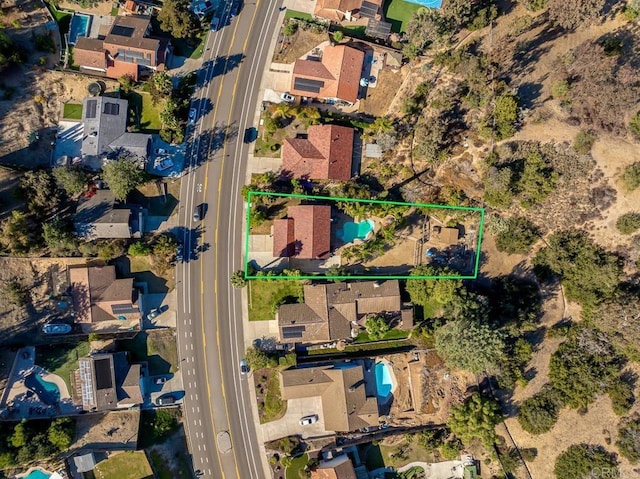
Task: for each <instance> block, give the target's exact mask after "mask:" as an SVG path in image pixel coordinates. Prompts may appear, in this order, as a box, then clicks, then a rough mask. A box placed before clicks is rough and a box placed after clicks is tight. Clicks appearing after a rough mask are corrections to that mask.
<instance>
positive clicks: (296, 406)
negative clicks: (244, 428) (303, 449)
mask: <svg viewBox="0 0 640 479" xmlns="http://www.w3.org/2000/svg"><path fill="white" fill-rule="evenodd" d="M311 414H317V415H318V422H316V423H315V424H310V425H308V426H301V425H300V419H301V418H303V417H304V416H309V415H311ZM260 427H261V428H262V435H263V439H264V441H265V442H266V441H273V440H274V439H280V438H281V437H286V436H292V435H295V434H300V435H301V436H302V437H303V438H312V437H318V436H325V435H326V434H327V433H328V432H327V431H325V429H324V417H323V415H322V400H321V399H320V398H319V397H315V398H303V399H289V400H288V401H287V413H286V414H285V415H284V417H282V418H281V419H278V420H277V421H271V422H268V423H266V424H262V425H261V426H260Z"/></svg>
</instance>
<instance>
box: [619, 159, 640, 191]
mask: <svg viewBox="0 0 640 479" xmlns="http://www.w3.org/2000/svg"><path fill="white" fill-rule="evenodd" d="M622 185H623V186H624V188H625V189H626V190H627V191H633V190H635V189H636V188H637V187H639V186H640V162H636V163H633V164H631V165H629V166H627V167H625V169H624V172H623V173H622Z"/></svg>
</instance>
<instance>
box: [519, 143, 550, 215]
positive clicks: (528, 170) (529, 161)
mask: <svg viewBox="0 0 640 479" xmlns="http://www.w3.org/2000/svg"><path fill="white" fill-rule="evenodd" d="M558 176H559V175H558V173H557V172H556V171H554V170H553V168H551V166H550V165H549V164H548V163H547V161H546V160H545V159H544V158H543V156H542V155H541V154H540V153H539V152H533V153H531V154H529V155H528V156H527V158H526V160H525V163H524V170H523V172H522V175H521V176H520V179H519V180H518V195H519V198H520V202H521V203H522V206H524V207H525V208H529V207H531V206H533V205H535V204H537V203H540V202H542V201H543V200H544V199H545V198H546V197H547V196H548V195H549V194H550V193H551V192H553V191H554V190H555V189H556V185H557V184H558Z"/></svg>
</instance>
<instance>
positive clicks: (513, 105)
mask: <svg viewBox="0 0 640 479" xmlns="http://www.w3.org/2000/svg"><path fill="white" fill-rule="evenodd" d="M493 118H494V120H495V128H496V136H497V138H498V139H499V140H504V139H505V138H509V137H510V136H513V135H514V133H515V132H516V122H517V120H518V97H517V96H515V95H514V94H513V93H511V92H505V93H502V94H501V95H499V96H498V97H496V100H495V106H494V109H493Z"/></svg>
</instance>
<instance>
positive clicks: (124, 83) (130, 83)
mask: <svg viewBox="0 0 640 479" xmlns="http://www.w3.org/2000/svg"><path fill="white" fill-rule="evenodd" d="M118 83H120V89H121V90H122V92H123V93H125V94H129V93H131V92H132V91H133V89H134V88H135V87H136V81H135V80H134V79H133V76H131V75H130V74H128V73H127V74H126V75H122V76H121V77H119V78H118Z"/></svg>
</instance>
